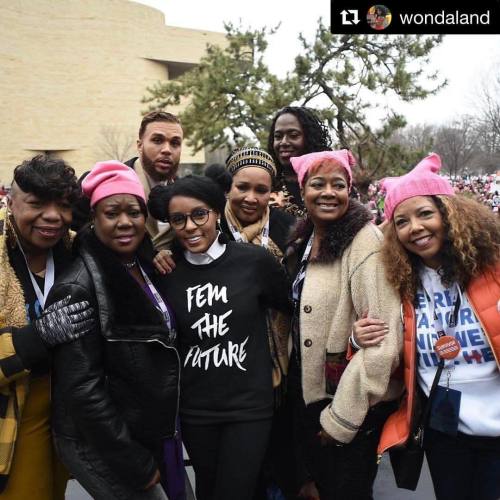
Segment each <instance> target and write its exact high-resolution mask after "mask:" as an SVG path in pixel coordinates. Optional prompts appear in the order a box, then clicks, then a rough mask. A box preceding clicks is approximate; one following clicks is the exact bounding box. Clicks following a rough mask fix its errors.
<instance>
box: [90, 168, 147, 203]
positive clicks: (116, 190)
mask: <svg viewBox="0 0 500 500" xmlns="http://www.w3.org/2000/svg"><path fill="white" fill-rule="evenodd" d="M82 190H83V194H84V195H85V196H87V198H90V206H91V207H94V206H95V205H96V203H98V202H99V201H101V200H102V199H103V198H107V197H108V196H113V195H114V194H132V195H134V196H137V197H139V198H141V199H142V200H143V201H144V203H146V194H145V193H144V188H143V187H142V184H141V181H140V180H139V177H137V174H136V173H135V172H134V170H132V169H131V168H130V167H127V165H125V164H123V163H121V162H119V161H116V160H108V161H101V162H98V163H96V164H95V165H94V167H93V168H92V170H91V171H90V172H89V174H88V175H87V177H85V179H84V180H83V182H82Z"/></svg>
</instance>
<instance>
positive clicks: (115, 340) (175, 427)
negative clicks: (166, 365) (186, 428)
mask: <svg viewBox="0 0 500 500" xmlns="http://www.w3.org/2000/svg"><path fill="white" fill-rule="evenodd" d="M105 339H106V340H107V341H108V342H143V343H151V342H158V343H159V344H161V345H162V346H163V347H165V348H166V349H172V350H173V351H174V352H175V355H176V356H177V363H178V367H179V376H178V377H177V403H176V406H175V422H174V434H173V435H172V436H170V438H174V437H176V436H177V434H178V432H177V420H178V419H179V400H180V394H181V358H180V356H179V352H178V351H177V349H176V348H175V347H172V346H169V345H167V344H165V342H163V341H162V340H160V339H115V338H109V337H105Z"/></svg>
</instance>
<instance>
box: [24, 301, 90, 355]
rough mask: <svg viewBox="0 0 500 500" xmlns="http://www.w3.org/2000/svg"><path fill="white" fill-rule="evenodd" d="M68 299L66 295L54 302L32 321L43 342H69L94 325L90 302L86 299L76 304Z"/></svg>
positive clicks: (52, 343) (51, 343)
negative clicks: (39, 316)
mask: <svg viewBox="0 0 500 500" xmlns="http://www.w3.org/2000/svg"><path fill="white" fill-rule="evenodd" d="M70 301H71V295H68V296H67V297H64V299H62V300H59V301H58V302H54V303H53V304H52V305H51V306H49V307H48V308H47V309H45V311H43V315H42V317H41V318H40V319H37V320H36V321H35V322H34V325H33V326H34V327H35V330H36V331H37V332H38V334H39V335H40V338H41V339H42V341H43V342H44V343H45V344H47V345H49V346H55V345H57V344H64V343H66V342H71V341H72V340H76V339H78V338H80V337H81V336H82V335H85V334H86V333H87V332H89V331H90V330H91V329H92V328H93V327H94V325H95V319H94V318H93V314H94V309H93V308H92V307H90V304H89V303H88V302H87V301H86V300H85V301H83V302H77V303H76V304H69V302H70ZM68 304H69V305H68Z"/></svg>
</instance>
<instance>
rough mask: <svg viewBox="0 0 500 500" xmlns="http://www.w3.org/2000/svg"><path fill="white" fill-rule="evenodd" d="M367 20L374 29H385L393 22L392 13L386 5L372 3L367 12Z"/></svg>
mask: <svg viewBox="0 0 500 500" xmlns="http://www.w3.org/2000/svg"><path fill="white" fill-rule="evenodd" d="M366 21H367V22H368V24H369V26H370V28H373V29H374V30H377V31H380V30H385V28H387V26H389V24H391V21H392V14H391V11H390V10H389V8H388V7H386V6H385V5H372V6H371V7H370V8H369V9H368V13H367V14H366Z"/></svg>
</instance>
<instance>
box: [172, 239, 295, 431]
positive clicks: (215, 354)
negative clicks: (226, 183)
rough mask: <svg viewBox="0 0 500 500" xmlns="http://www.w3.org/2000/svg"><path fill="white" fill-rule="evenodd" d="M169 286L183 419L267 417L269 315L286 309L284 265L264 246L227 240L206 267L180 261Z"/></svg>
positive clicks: (205, 421) (269, 409) (269, 403)
mask: <svg viewBox="0 0 500 500" xmlns="http://www.w3.org/2000/svg"><path fill="white" fill-rule="evenodd" d="M167 280H168V281H167V286H166V287H165V288H166V290H167V300H168V302H169V304H170V305H171V306H172V308H173V310H174V313H175V317H176V323H177V329H178V340H179V352H180V354H181V360H182V367H183V368H182V375H181V416H182V419H183V420H184V421H189V422H191V423H203V424H208V423H217V422H224V421H239V420H254V419H261V418H268V417H270V416H271V415H272V412H273V390H272V380H271V370H272V365H271V355H270V352H269V341H268V336H267V327H266V315H265V311H266V308H269V307H272V308H274V309H279V310H282V311H289V307H290V304H289V299H288V282H287V279H286V276H285V272H284V270H283V269H282V267H281V266H280V265H279V264H278V262H277V261H276V260H275V258H274V257H273V256H272V255H271V254H270V253H269V252H268V251H267V250H265V249H264V248H262V247H258V246H256V245H250V244H246V243H235V242H229V243H228V244H227V247H226V250H225V252H224V254H223V255H221V256H220V257H219V258H218V259H216V260H215V261H213V262H211V263H209V264H205V265H193V264H191V263H189V262H188V261H186V259H185V258H184V257H182V258H181V259H179V260H178V261H177V262H176V268H175V270H174V271H173V272H172V273H171V274H170V275H168V276H167Z"/></svg>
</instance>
